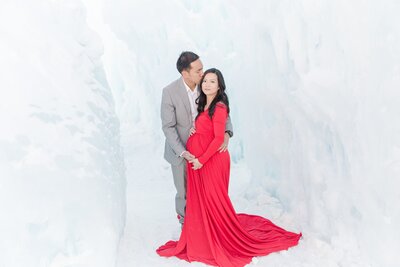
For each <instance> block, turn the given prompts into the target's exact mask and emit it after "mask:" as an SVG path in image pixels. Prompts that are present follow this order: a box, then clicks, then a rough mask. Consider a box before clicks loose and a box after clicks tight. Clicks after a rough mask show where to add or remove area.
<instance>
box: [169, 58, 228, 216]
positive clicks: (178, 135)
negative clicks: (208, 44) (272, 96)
mask: <svg viewBox="0 0 400 267" xmlns="http://www.w3.org/2000/svg"><path fill="white" fill-rule="evenodd" d="M176 67H177V69H178V71H179V73H180V74H181V77H180V78H179V79H178V80H176V81H174V82H172V83H171V84H169V85H168V86H167V87H165V88H164V89H163V93H162V100H161V121H162V130H163V132H164V135H165V138H166V140H165V150H164V158H165V159H166V160H167V161H168V162H169V163H170V164H171V168H172V174H173V177H174V184H175V187H176V191H177V193H176V196H175V209H176V212H177V214H178V219H179V222H180V223H181V224H183V221H184V217H185V206H186V163H187V162H186V161H190V160H192V159H194V158H195V157H194V156H193V155H192V154H190V153H189V151H186V142H187V140H188V138H189V133H190V129H191V128H192V127H193V126H194V120H195V118H196V116H197V104H196V102H195V101H196V98H197V97H198V96H199V91H198V84H199V82H200V80H201V78H202V76H203V64H202V62H201V60H200V58H199V56H198V55H196V54H195V53H193V52H188V51H186V52H182V54H181V55H180V56H179V58H178V61H177V62H176ZM232 135H233V129H232V124H231V122H230V118H228V120H227V123H226V132H225V138H224V143H223V144H222V145H221V147H220V148H219V151H220V152H224V151H225V150H227V148H228V143H229V138H230V137H232Z"/></svg>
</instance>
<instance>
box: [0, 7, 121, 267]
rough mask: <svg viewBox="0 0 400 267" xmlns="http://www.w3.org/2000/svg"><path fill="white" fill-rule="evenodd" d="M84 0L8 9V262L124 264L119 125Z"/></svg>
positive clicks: (1, 135) (4, 145) (4, 16)
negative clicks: (119, 259)
mask: <svg viewBox="0 0 400 267" xmlns="http://www.w3.org/2000/svg"><path fill="white" fill-rule="evenodd" d="M102 53H103V47H102V42H101V40H100V39H99V37H98V35H97V34H96V33H95V32H93V31H92V30H90V29H89V28H88V26H87V23H86V12H85V7H84V5H83V4H82V3H81V2H80V1H33V2H31V1H2V2H1V4H0V124H1V131H0V210H1V220H0V266H12V267H20V266H21V267H22V266H24V267H26V266H32V267H36V266H38V267H39V266H41V267H42V266H53V267H56V266H57V267H59V266H96V267H101V266H104V267H110V266H114V264H115V260H116V253H117V246H118V241H119V239H120V236H121V234H122V230H123V227H124V222H125V187H126V185H125V175H124V169H125V167H124V161H123V154H122V150H121V147H120V141H119V121H118V119H117V116H116V113H115V107H114V102H113V97H112V94H111V92H110V88H109V85H108V83H107V80H106V76H105V73H104V68H103V65H102V61H101V55H102Z"/></svg>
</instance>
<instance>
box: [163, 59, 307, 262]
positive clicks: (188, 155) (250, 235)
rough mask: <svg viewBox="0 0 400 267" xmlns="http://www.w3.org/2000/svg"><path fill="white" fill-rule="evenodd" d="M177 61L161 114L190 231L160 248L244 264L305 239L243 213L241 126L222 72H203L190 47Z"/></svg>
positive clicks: (180, 211)
mask: <svg viewBox="0 0 400 267" xmlns="http://www.w3.org/2000/svg"><path fill="white" fill-rule="evenodd" d="M176 65H177V69H178V71H179V73H180V74H181V77H180V78H179V79H178V80H176V81H174V82H172V83H171V84H169V85H168V86H167V87H165V88H164V89H163V93H162V101H161V102H162V103H161V120H162V129H163V132H164V135H165V137H166V142H165V152H164V157H165V159H166V160H167V161H168V162H169V163H170V164H171V168H172V174H173V178H174V184H175V187H176V190H177V194H176V196H175V208H176V212H177V217H178V219H179V222H180V223H181V225H182V232H181V235H180V238H179V240H178V241H169V242H167V243H166V244H165V245H163V246H161V247H159V248H158V249H157V253H158V254H159V255H160V256H165V257H170V256H176V257H178V258H180V259H184V260H186V261H188V262H192V261H199V262H203V263H206V264H209V265H212V266H220V267H229V266H232V267H239V266H245V265H246V264H248V263H250V262H251V261H252V258H253V257H255V256H263V255H267V254H269V253H271V252H276V251H280V250H285V249H288V248H289V247H292V246H295V245H297V243H298V241H299V239H300V237H301V233H300V234H296V233H293V232H289V231H286V230H284V229H282V228H280V227H279V226H277V225H275V224H273V223H272V222H271V221H270V220H268V219H266V218H263V217H260V216H256V215H249V214H243V213H242V214H238V213H236V212H235V209H234V207H233V206H232V203H231V200H230V198H229V196H228V187H229V174H230V156H229V152H228V144H229V138H231V137H232V136H233V127H232V123H231V120H230V117H229V101H228V96H227V94H226V92H225V91H226V87H225V81H224V78H223V75H222V73H221V72H220V71H219V70H218V69H215V68H212V69H208V70H206V71H205V72H203V64H202V62H201V60H200V58H199V56H198V55H196V54H195V53H193V52H188V51H186V52H183V53H182V54H181V55H180V56H179V58H178V60H177V64H176Z"/></svg>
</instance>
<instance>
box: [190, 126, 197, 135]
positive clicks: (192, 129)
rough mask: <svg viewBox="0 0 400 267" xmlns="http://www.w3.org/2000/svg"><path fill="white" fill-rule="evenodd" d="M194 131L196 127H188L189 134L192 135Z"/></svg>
mask: <svg viewBox="0 0 400 267" xmlns="http://www.w3.org/2000/svg"><path fill="white" fill-rule="evenodd" d="M195 133H196V128H194V127H192V128H190V131H189V136H192V135H193V134H195Z"/></svg>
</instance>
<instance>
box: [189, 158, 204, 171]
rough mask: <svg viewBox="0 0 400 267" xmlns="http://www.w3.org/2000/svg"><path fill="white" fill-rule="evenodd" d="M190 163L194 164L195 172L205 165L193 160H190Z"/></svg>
mask: <svg viewBox="0 0 400 267" xmlns="http://www.w3.org/2000/svg"><path fill="white" fill-rule="evenodd" d="M190 163H192V164H193V167H192V169H193V170H198V169H200V168H201V167H203V164H201V163H200V161H199V160H198V159H192V160H190Z"/></svg>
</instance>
